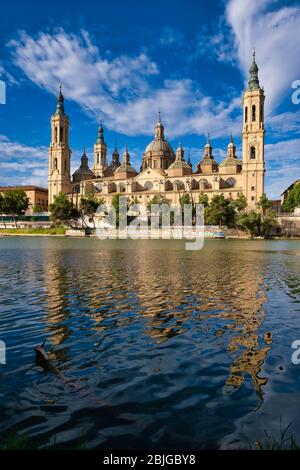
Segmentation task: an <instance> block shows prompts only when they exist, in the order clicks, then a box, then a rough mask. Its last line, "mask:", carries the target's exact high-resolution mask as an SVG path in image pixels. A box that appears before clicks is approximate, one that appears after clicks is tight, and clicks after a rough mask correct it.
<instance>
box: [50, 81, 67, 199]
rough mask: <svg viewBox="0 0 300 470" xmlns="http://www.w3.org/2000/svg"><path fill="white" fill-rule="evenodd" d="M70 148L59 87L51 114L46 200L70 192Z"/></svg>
mask: <svg viewBox="0 0 300 470" xmlns="http://www.w3.org/2000/svg"><path fill="white" fill-rule="evenodd" d="M70 161H71V149H70V147H69V120H68V117H67V115H66V114H65V110H64V97H63V95H62V92H61V85H60V87H59V94H58V97H57V105H56V111H55V113H54V114H52V116H51V143H50V148H49V173H48V201H49V204H52V203H53V201H54V197H55V196H57V195H58V194H59V193H64V194H68V193H70V192H71V168H70Z"/></svg>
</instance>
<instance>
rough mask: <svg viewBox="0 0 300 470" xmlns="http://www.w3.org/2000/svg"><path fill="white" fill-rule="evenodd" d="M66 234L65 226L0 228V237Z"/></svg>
mask: <svg viewBox="0 0 300 470" xmlns="http://www.w3.org/2000/svg"><path fill="white" fill-rule="evenodd" d="M65 234H66V228H65V227H61V226H60V227H53V228H50V227H49V228H43V227H36V228H1V229H0V237H1V236H3V237H6V236H34V237H36V236H41V237H45V236H46V237H47V236H57V235H59V236H62V235H63V236H64V235H65Z"/></svg>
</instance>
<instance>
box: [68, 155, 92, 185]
mask: <svg viewBox="0 0 300 470" xmlns="http://www.w3.org/2000/svg"><path fill="white" fill-rule="evenodd" d="M93 178H95V174H94V173H93V171H92V170H91V169H90V168H89V165H88V157H87V155H86V153H85V151H84V153H83V155H82V157H81V165H80V167H79V168H77V170H76V171H74V173H73V181H74V182H76V183H78V182H80V181H83V180H88V179H93Z"/></svg>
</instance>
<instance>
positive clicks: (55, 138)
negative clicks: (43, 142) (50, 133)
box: [54, 127, 57, 142]
mask: <svg viewBox="0 0 300 470" xmlns="http://www.w3.org/2000/svg"><path fill="white" fill-rule="evenodd" d="M54 140H55V142H57V127H56V128H55V129H54Z"/></svg>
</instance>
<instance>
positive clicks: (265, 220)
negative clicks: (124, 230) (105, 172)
mask: <svg viewBox="0 0 300 470" xmlns="http://www.w3.org/2000/svg"><path fill="white" fill-rule="evenodd" d="M121 196H122V195H121V194H116V195H114V196H113V198H112V206H113V207H114V208H115V211H116V217H117V224H118V223H119V199H120V197H121ZM196 203H199V204H203V205H204V221H205V224H206V225H218V226H220V227H222V226H228V227H235V228H239V229H242V230H244V231H245V232H247V233H249V234H250V235H251V236H252V237H254V236H256V237H268V236H269V234H270V232H271V230H272V229H273V227H275V226H276V213H275V211H274V210H273V209H272V205H271V201H269V199H268V198H267V196H266V195H265V194H262V196H261V198H260V200H259V202H258V207H257V210H250V211H247V200H246V197H245V196H244V195H243V194H241V195H239V196H238V197H237V198H236V199H225V197H224V196H223V195H219V194H217V195H214V196H213V197H212V198H211V200H210V201H209V199H208V196H207V194H205V193H202V194H200V196H198V200H197V201H194V199H193V197H192V195H190V194H189V193H183V194H181V195H180V204H181V206H182V209H183V210H184V205H185V204H191V205H192V208H193V210H192V212H193V216H194V217H195V214H196V206H195V204H196ZM99 204H104V199H103V198H101V199H96V198H95V196H94V195H93V194H89V195H88V196H87V197H86V198H83V199H81V202H80V205H79V208H75V207H74V206H73V205H72V202H71V201H70V200H69V199H68V198H67V196H65V195H64V194H59V195H58V196H56V197H55V200H54V202H53V204H51V206H50V211H51V221H52V223H53V225H54V226H56V225H60V224H64V225H68V226H71V227H76V228H78V227H79V226H80V223H81V227H82V228H85V227H84V224H85V222H84V221H85V220H86V217H87V218H88V219H89V220H90V221H94V216H95V213H96V211H97V207H98V205H99ZM133 204H138V200H137V198H134V199H133V200H131V201H129V202H128V208H130V207H132V206H133ZM152 204H165V205H167V206H170V203H169V201H168V199H167V197H166V196H165V195H161V194H156V195H155V196H154V197H153V198H152V199H150V200H149V202H148V204H147V210H148V214H150V210H151V205H152ZM79 220H80V221H81V222H79ZM173 220H174V213H172V211H171V217H170V221H171V223H172V222H173ZM160 221H161V217H160Z"/></svg>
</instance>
